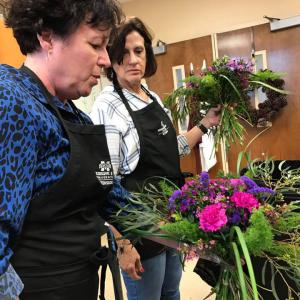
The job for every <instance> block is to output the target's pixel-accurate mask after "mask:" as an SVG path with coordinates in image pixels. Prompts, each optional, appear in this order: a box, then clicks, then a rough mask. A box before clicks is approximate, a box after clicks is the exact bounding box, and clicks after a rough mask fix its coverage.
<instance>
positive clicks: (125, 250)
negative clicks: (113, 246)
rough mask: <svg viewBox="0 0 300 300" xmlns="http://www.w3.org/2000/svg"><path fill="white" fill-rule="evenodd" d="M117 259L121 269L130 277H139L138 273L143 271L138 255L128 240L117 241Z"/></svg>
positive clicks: (134, 278) (136, 278)
mask: <svg viewBox="0 0 300 300" xmlns="http://www.w3.org/2000/svg"><path fill="white" fill-rule="evenodd" d="M117 256H118V260H119V265H120V268H121V269H122V271H124V272H126V273H127V274H128V275H129V276H130V277H131V279H133V280H139V279H141V276H140V275H139V274H140V273H143V272H144V269H143V266H142V263H141V258H140V255H139V254H138V252H137V250H136V249H135V248H134V246H133V245H132V244H131V243H130V241H128V240H122V241H121V242H119V243H118V254H117Z"/></svg>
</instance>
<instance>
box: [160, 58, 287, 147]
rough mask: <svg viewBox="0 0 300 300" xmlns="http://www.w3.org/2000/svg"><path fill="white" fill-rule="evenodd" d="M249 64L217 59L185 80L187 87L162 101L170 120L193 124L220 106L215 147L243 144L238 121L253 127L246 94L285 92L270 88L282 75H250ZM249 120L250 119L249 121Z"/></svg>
mask: <svg viewBox="0 0 300 300" xmlns="http://www.w3.org/2000/svg"><path fill="white" fill-rule="evenodd" d="M252 71H253V69H252V66H251V62H247V61H245V60H243V59H230V58H229V57H228V56H224V57H223V58H220V59H217V60H215V61H214V62H213V65H212V67H211V68H208V69H207V70H204V71H203V72H201V73H200V74H199V75H194V76H190V77H188V78H186V79H185V80H184V81H185V83H186V87H180V88H178V89H176V90H175V91H174V92H172V93H171V94H170V95H169V96H167V97H166V99H165V101H164V102H165V105H166V107H168V108H169V109H170V111H171V113H172V117H173V120H174V121H175V122H176V123H177V122H178V121H182V120H185V118H186V117H187V116H188V115H189V118H190V122H191V123H192V124H194V125H195V124H196V123H197V122H198V121H199V120H200V119H201V118H203V115H204V114H205V113H206V111H207V110H208V109H210V108H211V107H216V106H218V105H220V106H221V121H220V125H219V126H218V127H217V128H216V133H215V144H216V146H217V145H218V144H219V143H220V142H221V140H224V141H225V145H226V148H227V149H228V148H229V147H230V144H231V143H235V142H239V143H240V144H242V143H243V136H244V134H245V130H244V127H243V125H242V123H241V120H244V121H246V122H248V124H251V125H252V123H253V120H251V118H252V119H255V121H254V123H253V124H256V123H255V122H257V118H255V117H254V115H253V107H252V106H251V103H250V97H249V95H248V93H249V91H252V90H253V89H254V88H257V87H261V86H263V87H264V88H267V89H268V90H273V91H276V92H277V93H279V94H281V93H284V94H286V92H285V91H283V90H281V89H278V88H276V87H273V86H272V81H273V80H275V79H280V78H281V74H280V73H275V72H272V71H270V70H266V71H264V72H258V74H253V73H252ZM251 116H252V117H251Z"/></svg>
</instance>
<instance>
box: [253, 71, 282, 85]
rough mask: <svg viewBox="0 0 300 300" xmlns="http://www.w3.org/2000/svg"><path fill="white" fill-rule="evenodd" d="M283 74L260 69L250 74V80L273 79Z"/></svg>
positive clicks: (266, 80)
mask: <svg viewBox="0 0 300 300" xmlns="http://www.w3.org/2000/svg"><path fill="white" fill-rule="evenodd" d="M284 75H285V74H284V73H279V72H273V71H271V70H260V71H258V72H257V73H255V74H252V75H251V76H250V80H257V81H261V82H268V81H270V80H271V81H274V80H277V79H281V78H282V77H283V76H284Z"/></svg>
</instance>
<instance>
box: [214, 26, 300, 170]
mask: <svg viewBox="0 0 300 300" xmlns="http://www.w3.org/2000/svg"><path fill="white" fill-rule="evenodd" d="M299 36H300V27H294V28H289V29H285V30H281V31H275V32H270V29H269V24H263V25H259V26H254V27H252V28H245V29H242V30H236V31H232V32H226V33H221V34H218V35H217V39H218V50H219V57H221V56H223V55H225V54H226V55H229V56H242V57H247V58H250V57H251V49H252V48H254V49H255V50H256V51H260V50H266V53H267V63H268V68H269V69H271V70H274V71H280V72H284V73H286V75H285V76H284V79H285V82H286V89H287V90H289V91H291V92H292V94H291V95H289V97H288V105H287V106H286V107H284V108H283V109H282V110H281V111H280V112H279V114H278V115H277V116H275V118H274V120H273V122H272V127H271V128H270V129H268V130H267V131H266V132H265V133H263V134H262V135H261V136H259V137H258V138H257V139H256V140H255V141H254V142H253V143H252V144H251V145H250V147H249V150H250V151H251V155H252V158H261V159H263V158H265V157H271V156H272V157H274V158H276V159H281V160H299V159H300V148H299V147H300V134H299V131H298V130H299V128H300V102H299V100H300V99H299V96H300V72H299V67H298V63H299V61H300V40H299ZM245 127H246V129H247V135H246V140H245V144H244V146H245V145H247V143H248V142H249V141H250V140H251V139H252V138H253V137H254V136H255V135H257V134H258V133H259V132H260V131H261V130H263V128H251V127H249V126H247V125H246V124H245ZM244 146H243V147H240V146H237V145H232V147H231V149H230V152H229V153H228V162H229V169H230V170H232V171H234V170H235V169H236V159H237V155H238V153H239V151H241V150H242V149H243V148H244Z"/></svg>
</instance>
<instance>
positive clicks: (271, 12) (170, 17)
mask: <svg viewBox="0 0 300 300" xmlns="http://www.w3.org/2000/svg"><path fill="white" fill-rule="evenodd" d="M122 7H123V9H124V11H125V13H126V15H127V16H137V17H140V18H141V19H142V20H143V21H145V23H146V24H147V25H148V26H149V27H150V28H151V29H152V30H153V32H154V34H155V39H156V40H157V39H160V40H162V41H164V42H166V43H168V44H169V43H175V42H178V41H183V40H188V39H192V38H196V37H200V36H205V35H209V34H211V33H218V32H225V31H229V30H233V29H238V28H243V27H249V26H252V25H257V24H262V23H266V22H268V21H267V20H266V19H264V18H263V16H264V15H267V16H271V17H278V18H281V19H283V18H287V17H292V16H296V15H300V1H299V0H249V1H245V0H227V1H224V0H133V1H130V2H126V3H123V4H122Z"/></svg>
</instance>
